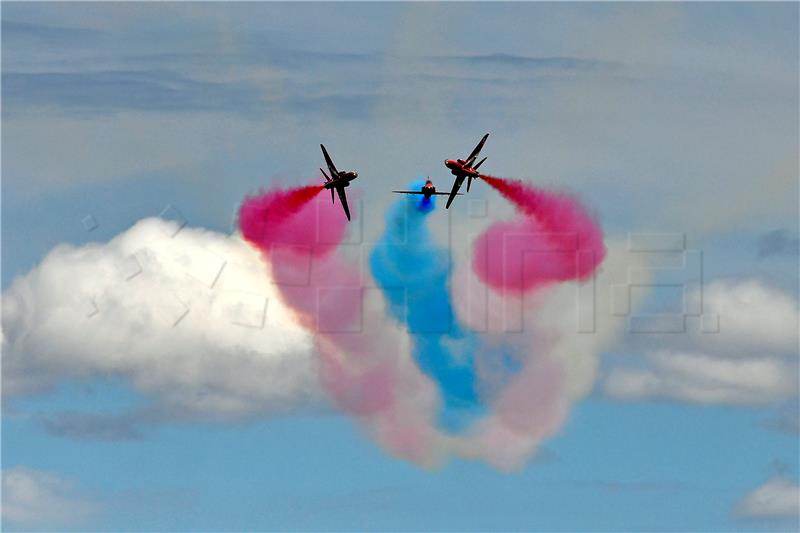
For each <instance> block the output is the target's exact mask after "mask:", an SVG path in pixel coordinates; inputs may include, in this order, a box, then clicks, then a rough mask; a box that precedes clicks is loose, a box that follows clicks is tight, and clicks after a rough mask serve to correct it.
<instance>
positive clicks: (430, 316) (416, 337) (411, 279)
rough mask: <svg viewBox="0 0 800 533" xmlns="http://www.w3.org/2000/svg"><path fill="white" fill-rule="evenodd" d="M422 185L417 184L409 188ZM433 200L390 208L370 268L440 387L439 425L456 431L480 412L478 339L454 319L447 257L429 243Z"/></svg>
mask: <svg viewBox="0 0 800 533" xmlns="http://www.w3.org/2000/svg"><path fill="white" fill-rule="evenodd" d="M422 185H423V182H415V183H413V184H412V185H411V189H410V190H418V189H419V188H420V187H422ZM434 198H435V197H433V198H428V199H426V198H425V197H424V196H421V195H420V196H416V195H409V196H408V197H407V198H403V199H401V200H400V201H399V202H397V203H395V204H394V205H393V206H392V207H391V208H390V209H389V211H388V212H387V214H386V229H385V231H384V234H383V236H382V237H381V239H380V240H379V241H378V244H377V245H376V246H375V248H374V249H373V251H372V254H371V255H370V268H371V269H372V275H373V277H374V278H375V280H376V281H377V283H378V285H379V286H380V288H381V290H382V291H383V294H384V296H385V298H386V300H387V302H388V304H389V313H390V314H391V316H392V317H393V318H394V319H395V320H398V321H399V322H401V323H404V324H405V325H406V327H407V328H408V331H409V333H410V334H411V336H412V341H413V343H414V347H413V357H414V359H415V361H416V363H417V365H418V366H419V368H420V369H421V370H422V371H423V372H424V373H425V374H427V375H428V376H429V377H430V378H431V379H433V380H434V381H435V382H436V383H437V384H438V385H439V390H440V392H441V396H442V400H443V409H442V412H441V414H440V419H439V422H440V425H441V426H442V427H443V428H444V429H447V430H449V431H458V430H461V429H464V428H465V427H466V426H467V425H468V424H469V423H470V422H471V421H472V420H474V419H475V418H476V417H477V416H480V415H481V414H482V413H483V412H484V408H483V405H482V401H481V397H480V394H479V392H480V391H479V383H478V379H477V375H476V357H475V353H476V349H477V348H478V346H479V340H478V339H477V338H476V336H475V334H474V333H472V332H471V331H469V330H468V329H465V328H463V327H462V326H461V325H460V324H459V323H458V321H457V319H456V317H455V313H454V311H453V306H452V303H451V301H450V295H449V292H448V279H449V277H450V254H449V253H448V251H447V250H445V249H443V248H441V247H439V246H437V245H436V244H435V243H434V242H433V240H432V239H431V235H430V232H429V231H428V227H427V225H426V224H425V221H426V217H427V215H428V213H430V212H431V211H432V210H433V209H434V208H435V205H436V204H435V199H434Z"/></svg>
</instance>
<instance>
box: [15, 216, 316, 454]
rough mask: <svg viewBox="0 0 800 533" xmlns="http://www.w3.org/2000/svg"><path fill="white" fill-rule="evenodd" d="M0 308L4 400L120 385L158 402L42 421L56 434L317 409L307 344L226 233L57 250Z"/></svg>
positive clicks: (141, 237)
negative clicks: (116, 381) (77, 383)
mask: <svg viewBox="0 0 800 533" xmlns="http://www.w3.org/2000/svg"><path fill="white" fill-rule="evenodd" d="M2 304H3V339H2V348H3V394H4V396H5V397H6V399H7V400H8V399H9V398H14V397H18V396H20V395H25V394H30V393H34V392H40V391H45V390H48V389H50V388H52V387H53V386H55V385H58V384H59V383H62V382H64V381H65V380H73V379H105V378H118V377H121V378H123V379H124V380H126V382H129V383H130V384H131V385H132V386H133V387H134V388H135V390H137V391H139V392H141V393H144V395H145V397H146V398H148V400H149V401H152V402H153V404H154V405H152V406H149V407H145V408H143V409H139V411H137V412H136V413H134V414H127V415H123V416H122V418H118V419H113V418H109V419H108V420H105V421H104V420H94V419H91V420H90V419H87V418H86V417H80V416H76V415H74V414H73V415H71V416H70V417H66V418H64V419H63V420H61V421H60V422H59V423H54V422H52V421H51V423H50V424H49V426H52V427H50V429H51V430H52V431H55V432H57V433H61V434H70V433H71V432H74V431H78V432H83V433H86V432H87V431H88V432H89V433H92V432H98V431H99V432H100V434H103V435H105V436H106V437H107V438H114V437H115V436H120V435H125V432H126V431H128V430H126V429H124V428H123V427H121V426H120V424H121V423H122V422H124V421H125V419H126V417H127V419H129V420H137V421H145V422H149V423H152V422H158V421H163V420H167V419H169V420H175V419H197V418H202V419H222V420H231V419H240V418H243V417H252V416H261V415H270V414H276V413H281V412H285V411H287V410H294V409H298V408H315V407H319V406H320V405H324V401H325V400H324V398H323V396H322V394H321V393H320V392H319V391H320V388H319V386H318V383H317V369H316V357H315V354H314V353H313V350H312V343H311V340H310V338H309V335H308V334H307V333H306V332H304V331H303V330H302V329H301V328H300V327H299V326H297V325H296V323H295V321H294V320H293V318H292V316H291V314H290V312H289V311H288V310H287V309H286V307H285V306H284V305H283V304H282V303H281V301H280V299H279V298H278V297H277V293H276V291H275V287H274V285H272V284H271V282H270V279H269V277H268V274H267V271H266V269H265V265H264V263H263V260H262V258H261V257H260V256H259V254H258V253H257V252H255V251H254V250H252V249H251V248H250V247H249V246H247V245H246V244H245V243H244V242H242V241H241V240H240V239H239V238H238V237H235V236H226V235H223V234H219V233H215V232H211V231H205V230H202V229H193V228H182V227H181V226H180V225H178V224H176V223H174V222H167V221H164V220H161V219H145V220H142V221H140V222H138V223H137V224H136V225H134V226H133V227H131V228H130V229H129V230H127V231H125V232H123V233H121V234H120V235H118V236H117V237H116V238H114V239H113V240H111V241H110V242H108V243H103V244H88V245H85V246H80V247H74V246H67V245H61V246H58V247H56V248H55V249H53V250H52V251H51V252H50V253H49V254H48V255H47V256H46V257H45V258H44V260H43V261H42V262H41V264H39V265H38V266H37V267H36V268H34V269H33V270H32V271H30V272H29V273H27V274H26V275H24V276H22V277H20V278H18V279H16V280H15V281H14V282H13V283H12V284H11V286H10V287H9V288H8V289H7V290H6V291H5V292H4V293H3V299H2ZM69 421H73V422H76V424H73V425H72V426H74V427H70V428H67V427H65V424H67V425H69V424H68V422H69ZM103 422H105V423H103ZM54 424H55V425H54Z"/></svg>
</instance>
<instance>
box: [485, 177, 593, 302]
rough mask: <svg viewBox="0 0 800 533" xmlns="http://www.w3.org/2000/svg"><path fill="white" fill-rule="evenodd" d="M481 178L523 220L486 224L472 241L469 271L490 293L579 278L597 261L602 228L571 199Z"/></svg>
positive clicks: (519, 184) (590, 271) (515, 183)
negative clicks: (471, 257) (506, 200)
mask: <svg viewBox="0 0 800 533" xmlns="http://www.w3.org/2000/svg"><path fill="white" fill-rule="evenodd" d="M481 178H482V179H483V180H484V181H485V182H486V183H488V184H489V185H490V186H492V187H493V188H494V189H496V190H497V191H498V192H499V193H500V194H502V195H503V196H504V197H505V198H506V199H508V200H509V201H511V202H512V203H513V204H514V205H515V206H516V207H517V209H518V210H519V211H520V212H521V214H522V215H524V217H523V218H522V219H521V220H516V221H513V222H498V223H496V224H494V225H492V226H491V227H490V228H489V229H488V230H486V232H484V233H483V235H481V236H480V237H479V238H478V240H477V241H476V242H475V248H474V256H473V268H474V270H475V272H476V274H477V275H478V277H479V278H480V279H481V280H482V281H483V282H484V283H486V284H487V285H489V286H490V287H492V288H493V289H495V290H498V291H501V292H507V293H517V294H521V293H524V292H527V291H529V290H533V289H535V288H539V287H543V286H546V285H549V284H551V283H556V282H563V281H570V280H585V279H587V278H588V277H590V276H591V275H592V274H593V273H594V271H595V270H596V269H597V267H598V265H600V263H601V262H602V261H603V259H604V258H605V255H606V248H605V245H604V244H603V230H602V228H601V227H600V225H599V224H598V223H597V221H596V220H595V219H594V218H593V217H592V216H591V215H590V214H589V212H588V211H587V210H586V208H585V207H584V206H583V205H582V204H581V203H580V202H579V201H578V199H577V198H575V197H573V196H571V195H569V194H563V193H555V192H550V191H545V190H543V189H539V188H536V187H534V186H532V185H529V184H526V183H523V182H522V181H519V180H505V179H501V178H497V177H493V176H481Z"/></svg>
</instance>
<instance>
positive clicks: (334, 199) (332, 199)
mask: <svg viewBox="0 0 800 533" xmlns="http://www.w3.org/2000/svg"><path fill="white" fill-rule="evenodd" d="M331 203H332V204H335V203H336V198H335V197H334V196H333V189H331Z"/></svg>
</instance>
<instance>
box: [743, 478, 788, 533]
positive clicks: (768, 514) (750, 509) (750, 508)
mask: <svg viewBox="0 0 800 533" xmlns="http://www.w3.org/2000/svg"><path fill="white" fill-rule="evenodd" d="M736 514H737V515H738V516H741V517H744V518H794V519H795V520H797V519H800V486H798V485H797V483H794V482H792V481H789V480H788V479H784V478H783V477H781V476H775V477H773V478H771V479H770V480H768V481H767V482H766V483H764V484H763V485H761V486H760V487H758V488H756V489H755V490H753V491H752V492H750V493H749V494H747V496H745V497H744V499H742V501H741V502H739V504H738V505H737V506H736ZM797 525H800V524H797V523H796V526H795V527H797Z"/></svg>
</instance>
